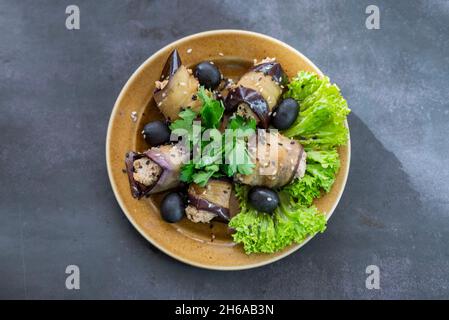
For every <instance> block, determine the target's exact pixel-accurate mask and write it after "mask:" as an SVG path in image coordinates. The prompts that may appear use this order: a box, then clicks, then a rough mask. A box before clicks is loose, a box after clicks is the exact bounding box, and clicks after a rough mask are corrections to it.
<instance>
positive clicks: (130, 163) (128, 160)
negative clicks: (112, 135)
mask: <svg viewBox="0 0 449 320" xmlns="http://www.w3.org/2000/svg"><path fill="white" fill-rule="evenodd" d="M143 157H146V155H145V154H143V153H136V152H133V151H130V152H128V153H126V157H125V165H126V173H127V175H128V180H129V185H130V187H131V195H132V196H133V198H136V199H140V198H142V197H143V196H146V195H147V194H149V193H150V191H151V190H152V189H153V187H154V186H155V185H156V184H157V183H158V180H156V181H154V183H153V184H152V185H151V186H146V185H143V184H141V183H140V182H138V181H136V180H134V177H133V173H134V161H136V160H138V159H140V158H143Z"/></svg>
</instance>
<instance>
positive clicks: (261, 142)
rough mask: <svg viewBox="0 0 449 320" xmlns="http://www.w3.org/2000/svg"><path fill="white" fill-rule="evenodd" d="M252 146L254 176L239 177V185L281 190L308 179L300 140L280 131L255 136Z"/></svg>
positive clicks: (250, 143)
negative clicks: (283, 187) (284, 134)
mask: <svg viewBox="0 0 449 320" xmlns="http://www.w3.org/2000/svg"><path fill="white" fill-rule="evenodd" d="M248 145H249V147H248V152H249V154H250V157H251V160H252V161H253V163H255V167H254V170H253V173H251V174H248V175H243V174H237V175H236V176H235V180H236V181H237V182H240V183H243V184H247V185H251V186H265V187H269V188H279V187H282V186H284V185H286V184H288V183H290V182H291V181H292V180H293V179H295V178H302V177H303V176H304V173H305V170H306V157H307V155H306V152H305V151H304V148H303V146H302V145H301V144H299V143H298V142H297V141H295V140H292V139H289V138H287V137H284V136H283V135H281V134H279V133H278V132H276V133H273V132H266V134H264V135H261V134H255V135H253V136H251V137H250V138H249V141H248Z"/></svg>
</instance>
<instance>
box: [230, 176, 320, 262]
mask: <svg viewBox="0 0 449 320" xmlns="http://www.w3.org/2000/svg"><path fill="white" fill-rule="evenodd" d="M248 191H249V187H248V186H244V185H239V184H237V185H235V192H236V196H237V198H238V199H239V203H240V213H239V214H238V215H236V216H235V217H234V218H232V220H231V221H230V222H229V226H230V227H231V228H233V229H234V230H235V233H234V234H233V239H234V241H235V242H236V243H241V244H243V247H244V250H245V252H246V253H247V254H250V253H273V252H276V251H279V250H282V249H283V248H285V247H287V246H289V245H291V244H293V243H301V242H303V241H304V240H305V239H306V238H307V237H309V236H313V235H314V234H316V233H318V232H323V231H324V230H325V229H326V216H325V215H324V214H322V213H320V212H319V211H318V210H317V208H316V207H314V206H311V207H305V206H302V205H300V204H298V203H297V202H295V201H293V199H292V198H291V197H290V195H289V194H288V193H287V192H279V198H280V204H279V207H278V208H277V209H276V210H275V212H274V213H273V214H272V215H270V214H267V213H262V212H258V211H257V210H256V209H254V208H253V207H251V205H250V204H249V203H248Z"/></svg>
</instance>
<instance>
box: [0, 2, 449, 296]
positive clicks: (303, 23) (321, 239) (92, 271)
mask: <svg viewBox="0 0 449 320" xmlns="http://www.w3.org/2000/svg"><path fill="white" fill-rule="evenodd" d="M73 3H75V4H77V5H79V7H80V9H81V30H79V31H68V30H66V28H65V25H64V24H65V18H66V15H65V7H66V6H67V5H69V4H73ZM250 3H251V4H250ZM369 4H376V5H378V6H379V7H380V10H381V29H380V30H367V29H366V28H365V18H366V14H365V8H366V6H367V5H369ZM220 28H238V29H247V30H253V31H258V32H262V33H265V34H268V35H271V36H274V37H276V38H278V39H280V40H283V41H285V42H287V43H289V44H291V45H292V46H294V47H295V48H297V49H298V50H300V51H301V52H303V53H304V54H305V55H307V56H308V57H310V58H311V59H312V60H313V61H314V62H315V63H316V64H317V65H318V66H319V67H320V68H321V69H322V70H323V71H324V72H325V73H327V74H328V75H329V76H330V77H331V79H332V80H333V81H335V82H336V83H338V85H339V86H340V87H341V89H342V91H343V94H344V95H345V97H346V98H347V100H348V102H349V104H350V107H351V108H352V110H353V112H352V114H351V116H350V117H349V123H350V127H351V134H352V143H353V149H352V165H351V171H350V176H349V180H348V184H347V188H346V191H345V193H344V195H343V198H342V200H341V202H340V205H339V206H338V208H337V210H336V212H335V213H334V216H333V217H332V219H331V220H330V223H329V226H328V230H327V232H326V233H324V234H322V235H319V236H317V237H316V238H315V239H314V240H313V241H311V242H310V243H309V244H307V245H306V246H305V247H304V248H303V249H302V250H300V251H299V252H297V253H296V254H293V255H291V256H289V257H287V258H286V259H284V260H282V261H279V262H277V263H274V264H272V265H269V266H266V267H262V268H259V269H255V270H249V271H242V272H214V271H207V270H200V269H196V268H193V267H190V266H186V265H184V264H181V263H179V262H177V261H175V260H173V259H171V258H169V257H167V256H166V255H164V254H163V253H160V252H158V251H157V250H155V249H154V248H152V247H151V246H150V245H149V244H148V243H147V242H146V241H145V240H144V239H143V238H142V237H141V236H140V235H139V234H138V233H137V232H136V231H135V230H134V228H133V227H132V226H131V224H130V223H129V222H128V221H127V220H126V218H125V216H124V215H123V214H122V212H121V211H120V208H119V206H118V205H117V203H116V201H115V198H114V195H113V193H112V191H111V188H110V185H109V181H108V177H107V173H106V167H105V154H104V149H105V136H106V128H107V123H108V119H109V115H110V112H111V109H112V106H113V104H114V101H115V99H116V97H117V95H118V94H119V92H120V89H121V87H122V86H123V85H124V83H125V82H126V80H127V79H128V77H129V76H130V74H131V73H132V72H133V71H134V70H135V69H136V68H137V67H138V66H139V65H140V63H141V62H142V61H144V60H145V59H146V58H147V57H149V56H150V55H151V54H152V53H154V52H155V51H156V50H158V49H159V48H160V47H162V46H164V45H166V44H168V43H170V42H171V41H173V40H176V39H178V38H181V37H183V36H186V35H189V34H192V33H196V32H199V31H205V30H211V29H220ZM0 30H1V33H0V111H1V113H0V145H1V148H0V166H1V167H0V181H1V183H0V214H1V223H0V298H131V299H132V298H187V299H197V298H223V299H226V298H237V299H238V298H366V299H378V298H449V288H448V286H449V276H448V271H449V270H448V269H449V246H448V243H449V220H448V218H449V210H448V209H449V204H448V202H449V196H448V195H449V183H448V181H449V170H448V158H449V143H448V139H447V131H448V129H449V125H448V123H449V103H448V99H449V90H448V80H449V41H448V40H449V36H448V34H449V2H448V1H437V0H432V1H381V0H369V1H365V0H362V1H298V0H291V1H280V0H278V1H273V0H270V1H243V0H234V1H224V0H217V1H184V0H183V1H81V0H75V1H73V0H70V1H65V0H64V1H30V0H29V1H3V2H1V3H0ZM69 264H77V265H79V266H80V268H81V290H79V291H68V290H66V289H65V286H64V282H65V277H66V275H65V273H64V271H65V267H66V266H67V265H69ZM370 264H376V265H378V266H379V267H380V269H381V290H371V291H370V290H367V289H366V288H365V278H366V275H365V268H366V266H367V265H370Z"/></svg>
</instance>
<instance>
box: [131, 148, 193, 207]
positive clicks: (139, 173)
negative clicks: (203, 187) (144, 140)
mask: <svg viewBox="0 0 449 320" xmlns="http://www.w3.org/2000/svg"><path fill="white" fill-rule="evenodd" d="M188 158H189V154H186V152H185V151H184V150H183V149H182V147H180V146H179V145H163V146H160V147H154V148H151V149H149V150H147V151H145V152H143V153H136V152H128V153H127V155H126V159H125V164H126V171H127V174H128V180H129V184H130V186H131V194H132V196H133V197H134V198H137V199H140V198H142V197H143V196H146V195H149V194H154V193H158V192H162V191H166V190H169V189H173V188H176V187H178V186H179V185H180V181H179V173H180V170H181V165H182V164H183V163H184V162H186V161H187V160H188Z"/></svg>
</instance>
